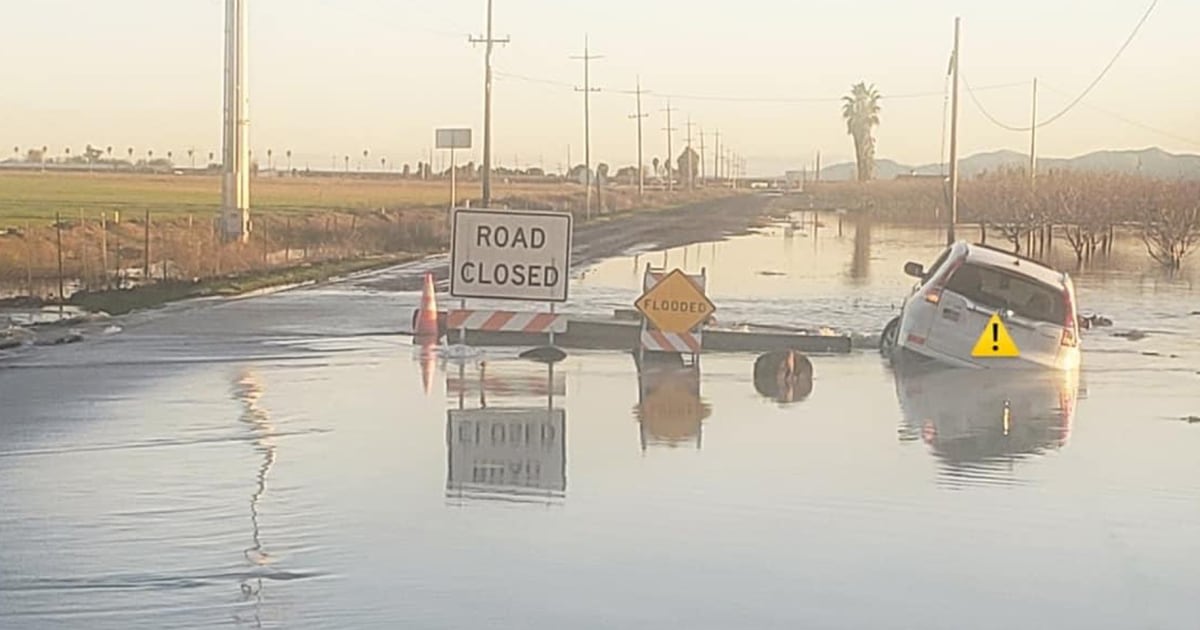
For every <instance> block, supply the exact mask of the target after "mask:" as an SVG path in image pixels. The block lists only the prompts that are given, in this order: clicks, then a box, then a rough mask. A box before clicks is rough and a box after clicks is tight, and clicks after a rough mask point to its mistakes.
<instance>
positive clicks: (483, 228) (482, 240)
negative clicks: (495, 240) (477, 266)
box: [475, 225, 492, 247]
mask: <svg viewBox="0 0 1200 630" xmlns="http://www.w3.org/2000/svg"><path fill="white" fill-rule="evenodd" d="M475 246H476V247H491V246H492V228H491V226H488V225H480V226H479V227H476V228H475Z"/></svg>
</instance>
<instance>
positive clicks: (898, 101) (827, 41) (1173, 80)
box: [0, 0, 1200, 172]
mask: <svg viewBox="0 0 1200 630" xmlns="http://www.w3.org/2000/svg"><path fill="white" fill-rule="evenodd" d="M484 1H485V0H429V1H426V2H416V1H413V0H250V2H251V4H250V25H249V29H250V40H251V42H250V59H249V63H250V71H249V73H250V98H251V103H250V119H251V144H252V146H253V148H254V151H255V154H256V157H258V159H259V160H260V161H265V153H266V150H267V149H268V148H273V149H274V151H275V153H276V155H280V154H282V153H283V151H284V150H285V149H292V150H293V152H294V154H295V157H294V164H295V165H296V166H298V167H303V166H304V164H305V163H308V164H311V166H312V167H313V168H318V167H320V168H328V167H329V164H330V156H331V155H334V154H336V155H338V156H342V155H345V154H349V155H351V156H352V161H351V164H352V167H353V166H355V165H356V164H357V161H358V158H359V156H361V153H362V150H363V149H369V150H370V152H371V158H370V160H371V163H372V164H373V165H374V166H375V167H378V166H379V162H378V158H379V157H380V156H385V155H386V156H387V157H388V159H389V161H390V162H393V163H396V164H399V163H402V162H410V163H414V164H415V162H416V161H417V160H418V159H422V158H423V157H424V156H425V155H426V152H427V151H428V147H429V146H430V145H431V144H432V141H433V129H434V128H435V127H438V126H455V125H462V126H470V127H473V128H474V129H475V130H476V134H477V142H476V146H478V145H479V142H478V139H479V135H478V134H479V133H480V130H481V127H482V74H483V73H482V66H483V56H482V52H481V50H479V49H477V48H473V47H472V46H471V45H469V44H468V43H467V41H466V37H467V35H468V34H478V33H480V32H481V31H482V29H483V26H484V12H485V11H484ZM495 3H496V4H495V18H494V19H495V30H496V34H497V35H501V36H502V35H511V36H512V43H511V44H510V45H508V46H505V47H498V48H497V50H496V53H495V56H494V62H495V67H496V69H497V71H498V73H499V72H505V73H512V74H519V75H523V76H526V77H533V78H536V79H539V80H546V81H549V83H544V82H531V81H527V80H518V79H515V78H512V77H508V76H502V75H501V76H498V77H497V79H496V85H495V104H494V111H493V122H494V136H493V140H494V147H495V149H494V151H495V155H496V160H497V162H498V163H501V164H512V163H513V161H514V160H517V159H519V160H520V163H521V165H523V166H527V165H531V164H538V163H542V164H544V166H545V167H546V168H547V169H554V170H556V169H558V168H559V165H560V164H562V163H563V162H565V161H566V158H567V151H568V146H569V147H570V151H571V158H572V161H574V162H581V161H582V156H583V122H582V118H583V111H582V110H583V107H582V96H581V95H580V94H576V93H574V92H573V91H572V88H571V86H572V85H574V84H577V83H580V82H581V81H582V76H581V75H582V67H581V63H580V62H578V61H573V60H571V59H570V56H571V55H573V54H578V53H579V52H581V48H582V45H583V38H584V33H585V32H587V33H589V34H590V40H591V44H592V49H593V52H594V53H597V54H601V55H604V58H603V59H600V60H597V61H595V62H593V65H592V82H593V85H594V86H596V87H599V88H601V89H602V90H606V91H601V92H599V93H596V94H595V95H594V96H593V97H592V153H593V159H594V160H596V161H607V162H609V163H611V164H614V165H616V164H629V163H633V162H634V161H635V160H636V139H635V129H636V127H635V122H634V121H632V120H630V119H628V118H627V115H628V114H630V113H632V112H633V108H634V98H633V96H631V95H627V94H622V93H618V92H614V91H613V90H629V89H632V88H633V85H634V78H635V76H636V75H637V74H639V73H640V75H641V80H642V85H643V87H644V88H645V89H647V90H652V91H654V92H656V94H648V95H646V96H644V98H643V107H644V109H645V111H647V112H649V113H650V114H651V117H650V118H649V119H647V121H646V126H645V146H646V155H647V162H649V157H650V156H655V155H657V156H662V155H664V154H665V153H666V134H665V133H664V132H662V131H661V128H662V127H664V126H665V114H664V113H662V112H661V111H660V110H661V108H662V107H664V106H665V105H666V101H665V99H664V98H663V96H662V95H663V94H667V93H670V94H675V95H678V96H676V97H675V98H673V99H672V106H673V107H676V108H678V111H677V112H676V113H674V114H673V120H672V123H673V126H675V127H677V128H678V129H679V132H678V135H677V136H676V139H675V152H676V153H678V151H679V148H680V147H681V146H682V144H683V137H684V132H685V122H686V119H687V116H688V115H689V114H690V115H691V118H692V121H693V122H694V123H697V124H698V125H701V126H703V129H704V131H705V132H711V131H712V130H714V129H716V128H720V130H721V134H722V141H723V142H726V141H727V142H728V143H729V146H731V147H733V148H736V149H737V150H738V151H739V152H741V153H742V154H743V155H745V156H746V157H747V159H748V160H749V161H750V168H751V171H752V172H764V171H766V172H778V171H781V170H783V169H784V168H785V167H788V166H796V167H798V166H800V165H801V164H803V163H805V162H807V161H810V160H811V156H812V154H813V153H814V152H815V151H816V150H818V149H820V150H822V151H823V154H824V161H825V163H826V164H829V163H832V162H833V161H837V160H841V159H847V158H848V157H849V156H850V155H851V154H852V153H851V144H850V140H849V138H848V137H847V136H846V135H845V127H844V125H843V123H842V122H841V120H840V112H839V105H838V103H836V102H833V101H817V102H791V103H787V102H778V101H776V102H752V101H729V100H714V99H712V98H711V97H750V98H761V99H808V98H815V99H822V98H836V97H838V96H840V95H841V94H843V93H845V92H846V91H847V89H848V87H849V86H850V84H851V83H852V82H855V81H858V80H866V81H868V82H873V83H875V84H876V85H877V86H878V88H879V90H880V91H881V92H882V93H883V95H884V97H885V98H884V101H883V114H882V119H883V122H882V125H881V127H880V128H879V130H878V153H879V155H880V156H881V157H891V158H895V159H897V160H901V161H905V162H917V163H919V162H937V161H938V160H939V157H938V156H939V151H940V149H941V140H942V111H943V99H942V90H943V86H944V76H945V72H946V66H947V60H948V56H949V51H950V48H951V38H952V28H953V18H954V16H955V15H961V16H962V18H963V53H962V55H963V62H962V68H963V73H964V75H965V76H966V78H967V80H968V81H969V82H970V83H971V84H972V85H974V86H977V87H978V86H986V85H998V84H1008V83H1013V82H1021V83H1023V85H1020V86H1016V87H1009V88H1002V89H993V90H986V91H980V92H979V97H980V98H981V100H982V101H983V102H984V105H985V106H986V107H988V108H989V110H991V111H992V112H993V113H994V114H995V115H996V116H998V117H1000V118H1001V119H1002V121H1004V122H1007V123H1008V124H1013V125H1025V124H1028V119H1029V105H1030V94H1029V87H1028V85H1027V82H1028V81H1029V80H1030V79H1031V78H1032V77H1033V76H1035V75H1036V76H1038V77H1039V81H1040V82H1041V86H1042V89H1041V98H1040V99H1039V110H1040V111H1041V112H1044V114H1045V115H1049V114H1051V113H1053V112H1055V111H1057V110H1058V109H1059V108H1061V107H1062V106H1063V105H1064V104H1065V103H1066V102H1067V101H1069V100H1070V98H1071V97H1072V96H1073V95H1074V94H1076V93H1077V92H1078V91H1079V90H1081V89H1082V88H1083V87H1084V86H1085V85H1086V84H1087V83H1088V82H1089V81H1090V80H1091V79H1092V78H1093V77H1094V76H1095V75H1096V73H1097V72H1099V70H1100V69H1101V68H1102V67H1103V66H1104V64H1105V63H1107V61H1108V59H1109V58H1110V57H1111V55H1112V54H1113V53H1114V52H1115V50H1116V49H1117V47H1118V46H1119V45H1120V43H1121V42H1122V41H1123V40H1124V39H1125V37H1126V36H1127V35H1128V33H1129V31H1130V29H1131V28H1132V27H1133V25H1134V24H1135V23H1136V22H1137V20H1138V18H1139V17H1140V16H1141V15H1142V13H1143V11H1144V10H1145V8H1146V6H1147V5H1148V2H1147V1H1143V0H1121V1H1112V0H1038V1H1033V0H1009V1H1008V2H975V1H970V2H967V1H960V2H951V1H948V0H922V1H920V2H896V1H894V0H859V1H858V2H844V1H832V0H826V1H817V0H786V1H783V0H776V1H772V0H740V1H738V2H705V1H703V0H693V1H691V2H685V1H683V0H656V1H654V2H645V1H635V0H608V1H607V2H580V1H578V0H495ZM5 5H6V6H5V7H4V10H3V13H4V18H3V20H0V42H3V44H2V45H3V46H4V51H5V54H4V55H3V58H4V60H5V61H4V62H3V63H0V77H2V80H3V85H4V88H3V90H2V91H0V143H2V144H0V146H5V147H7V148H5V149H4V151H5V152H11V151H12V147H13V146H14V145H15V146H20V147H22V151H24V148H25V147H28V146H41V145H49V146H50V147H51V153H52V154H61V153H62V147H65V146H69V147H71V148H72V150H73V151H74V152H78V151H79V150H80V149H82V147H83V146H84V145H85V144H86V143H88V142H91V143H94V144H97V145H100V146H106V145H114V146H116V147H118V149H117V150H118V151H120V152H122V153H123V152H124V150H125V147H129V146H133V147H135V149H136V152H137V154H139V155H144V154H145V150H146V149H147V148H152V149H154V151H155V155H165V153H166V152H167V151H168V150H172V151H174V152H175V155H176V160H177V161H182V162H185V163H186V158H184V159H183V160H180V159H179V156H180V155H182V154H183V153H184V151H185V150H186V149H187V148H188V147H195V148H196V149H197V151H198V153H199V155H202V156H206V154H207V152H208V151H211V150H216V151H218V154H219V147H220V138H221V133H220V132H221V95H222V86H221V78H222V71H221V68H222V40H223V12H224V2H223V1H222V0H105V1H103V2H100V1H97V0H26V1H23V2H17V1H16V0H8V1H7V2H5ZM1198 24H1200V2H1196V1H1195V0H1161V1H1160V3H1159V5H1158V7H1157V9H1156V10H1155V12H1154V14H1153V15H1151V17H1150V19H1149V20H1148V22H1147V23H1146V25H1145V26H1144V27H1143V29H1142V31H1141V33H1140V35H1139V36H1138V38H1137V39H1136V40H1135V41H1134V43H1133V44H1132V45H1131V46H1130V47H1129V49H1128V50H1127V51H1126V52H1125V54H1124V55H1123V56H1122V57H1121V59H1120V60H1119V61H1118V62H1117V64H1116V66H1115V67H1114V68H1113V69H1112V71H1111V72H1110V73H1109V75H1108V76H1107V78H1106V79H1105V80H1104V81H1103V82H1102V83H1101V84H1100V85H1099V87H1097V88H1096V90H1095V91H1094V92H1093V93H1092V94H1091V95H1090V96H1089V97H1088V98H1087V99H1086V100H1085V101H1084V103H1083V105H1081V106H1080V107H1078V108H1076V109H1075V110H1073V111H1072V112H1071V113H1070V114H1068V115H1067V116H1066V117H1064V118H1062V119H1061V120H1059V121H1058V122H1056V123H1055V124H1053V125H1051V126H1048V127H1046V128H1044V129H1042V130H1041V131H1040V132H1039V141H1038V145H1039V153H1041V154H1043V155H1055V156H1066V155H1074V154H1078V153H1082V152H1086V151H1090V150H1094V149H1100V148H1141V147H1146V146H1152V145H1158V146H1161V147H1163V148H1165V149H1167V150H1172V151H1188V152H1200V83H1197V82H1196V80H1195V76H1196V68H1198V67H1200V40H1198V39H1197V25H1198ZM925 93H932V96H924V97H916V98H893V99H889V98H887V97H888V96H889V95H893V96H900V95H907V94H925ZM684 96H689V97H692V98H684ZM694 97H707V98H694ZM1096 107H1099V108H1103V109H1105V110H1110V111H1112V112H1116V113H1118V114H1120V115H1123V116H1125V117H1127V118H1130V119H1133V120H1136V121H1138V122H1140V123H1143V124H1146V125H1150V126H1152V127H1156V128H1159V129H1162V130H1166V131H1168V132H1171V133H1173V134H1175V135H1177V136H1181V137H1182V138H1172V137H1170V136H1167V135H1163V134H1160V133H1156V132H1154V131H1150V130H1147V129H1144V128H1139V127H1137V126H1134V125H1131V124H1128V123H1126V122H1122V121H1120V120H1118V119H1116V118H1113V117H1112V116H1110V115H1107V114H1105V113H1102V112H1100V111H1098V110H1096V109H1094V108H1096ZM961 111H962V118H961V133H962V135H961V148H962V151H963V152H964V153H972V152H975V151H981V150H990V149H999V148H1013V149H1017V150H1022V151H1024V150H1027V147H1028V136H1027V134H1022V133H1013V132H1008V131H1004V130H1001V129H999V128H997V127H995V126H993V125H992V124H991V123H989V122H987V121H986V120H985V119H984V118H983V117H982V116H981V115H980V114H979V112H978V110H977V109H976V108H975V106H974V105H973V104H972V103H971V102H970V100H969V99H968V97H967V96H966V93H965V92H964V93H963V101H962V110H961ZM697 131H698V130H697ZM693 140H694V141H695V142H696V143H697V144H698V138H693ZM705 142H706V145H707V147H706V148H711V142H712V138H711V136H710V137H709V138H707V139H706V141H705ZM472 153H473V154H474V155H473V156H465V157H466V158H467V159H470V157H475V158H476V159H477V158H478V153H479V151H478V150H475V151H473V152H472ZM340 159H341V158H340V157H339V162H340ZM710 159H711V158H710Z"/></svg>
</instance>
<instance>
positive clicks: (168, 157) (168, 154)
mask: <svg viewBox="0 0 1200 630" xmlns="http://www.w3.org/2000/svg"><path fill="white" fill-rule="evenodd" d="M171 157H172V156H171V152H170V151H167V161H168V162H170V161H171Z"/></svg>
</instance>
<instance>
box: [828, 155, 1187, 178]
mask: <svg viewBox="0 0 1200 630" xmlns="http://www.w3.org/2000/svg"><path fill="white" fill-rule="evenodd" d="M1027 164H1029V154H1028V153H1019V152H1017V151H1008V150H1002V151H990V152H988V153H976V154H975V155H972V156H969V157H966V158H963V159H962V160H961V161H960V162H959V168H960V172H961V174H962V176H963V177H974V176H976V175H978V174H980V173H982V172H984V171H994V170H996V169H998V168H1001V167H1005V166H1016V167H1020V166H1025V165H1027ZM942 168H943V167H942V165H941V164H923V165H921V166H910V165H906V164H899V163H897V162H895V161H893V160H887V159H881V160H877V161H876V162H875V178H876V179H893V178H895V177H896V176H897V175H907V174H912V173H915V174H918V175H937V174H938V173H941V172H942ZM1059 168H1065V169H1071V170H1078V171H1113V172H1121V173H1137V172H1141V173H1143V174H1145V175H1150V176H1152V177H1163V178H1184V179H1200V155H1193V154H1188V153H1182V154H1175V153H1168V152H1166V151H1163V150H1162V149H1160V148H1158V147H1152V148H1149V149H1140V150H1123V151H1096V152H1094V153H1087V154H1085V155H1080V156H1078V157H1073V158H1038V171H1039V172H1041V171H1047V170H1050V169H1059ZM854 171H855V167H854V163H853V162H844V163H841V164H833V165H831V166H828V167H825V168H823V169H821V179H823V180H834V181H837V180H848V179H852V178H853V177H854Z"/></svg>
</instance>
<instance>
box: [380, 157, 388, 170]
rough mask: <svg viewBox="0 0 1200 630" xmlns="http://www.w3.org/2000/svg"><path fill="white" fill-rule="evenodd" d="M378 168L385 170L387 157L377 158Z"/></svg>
mask: <svg viewBox="0 0 1200 630" xmlns="http://www.w3.org/2000/svg"><path fill="white" fill-rule="evenodd" d="M379 170H382V171H386V170H387V157H381V158H379Z"/></svg>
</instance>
